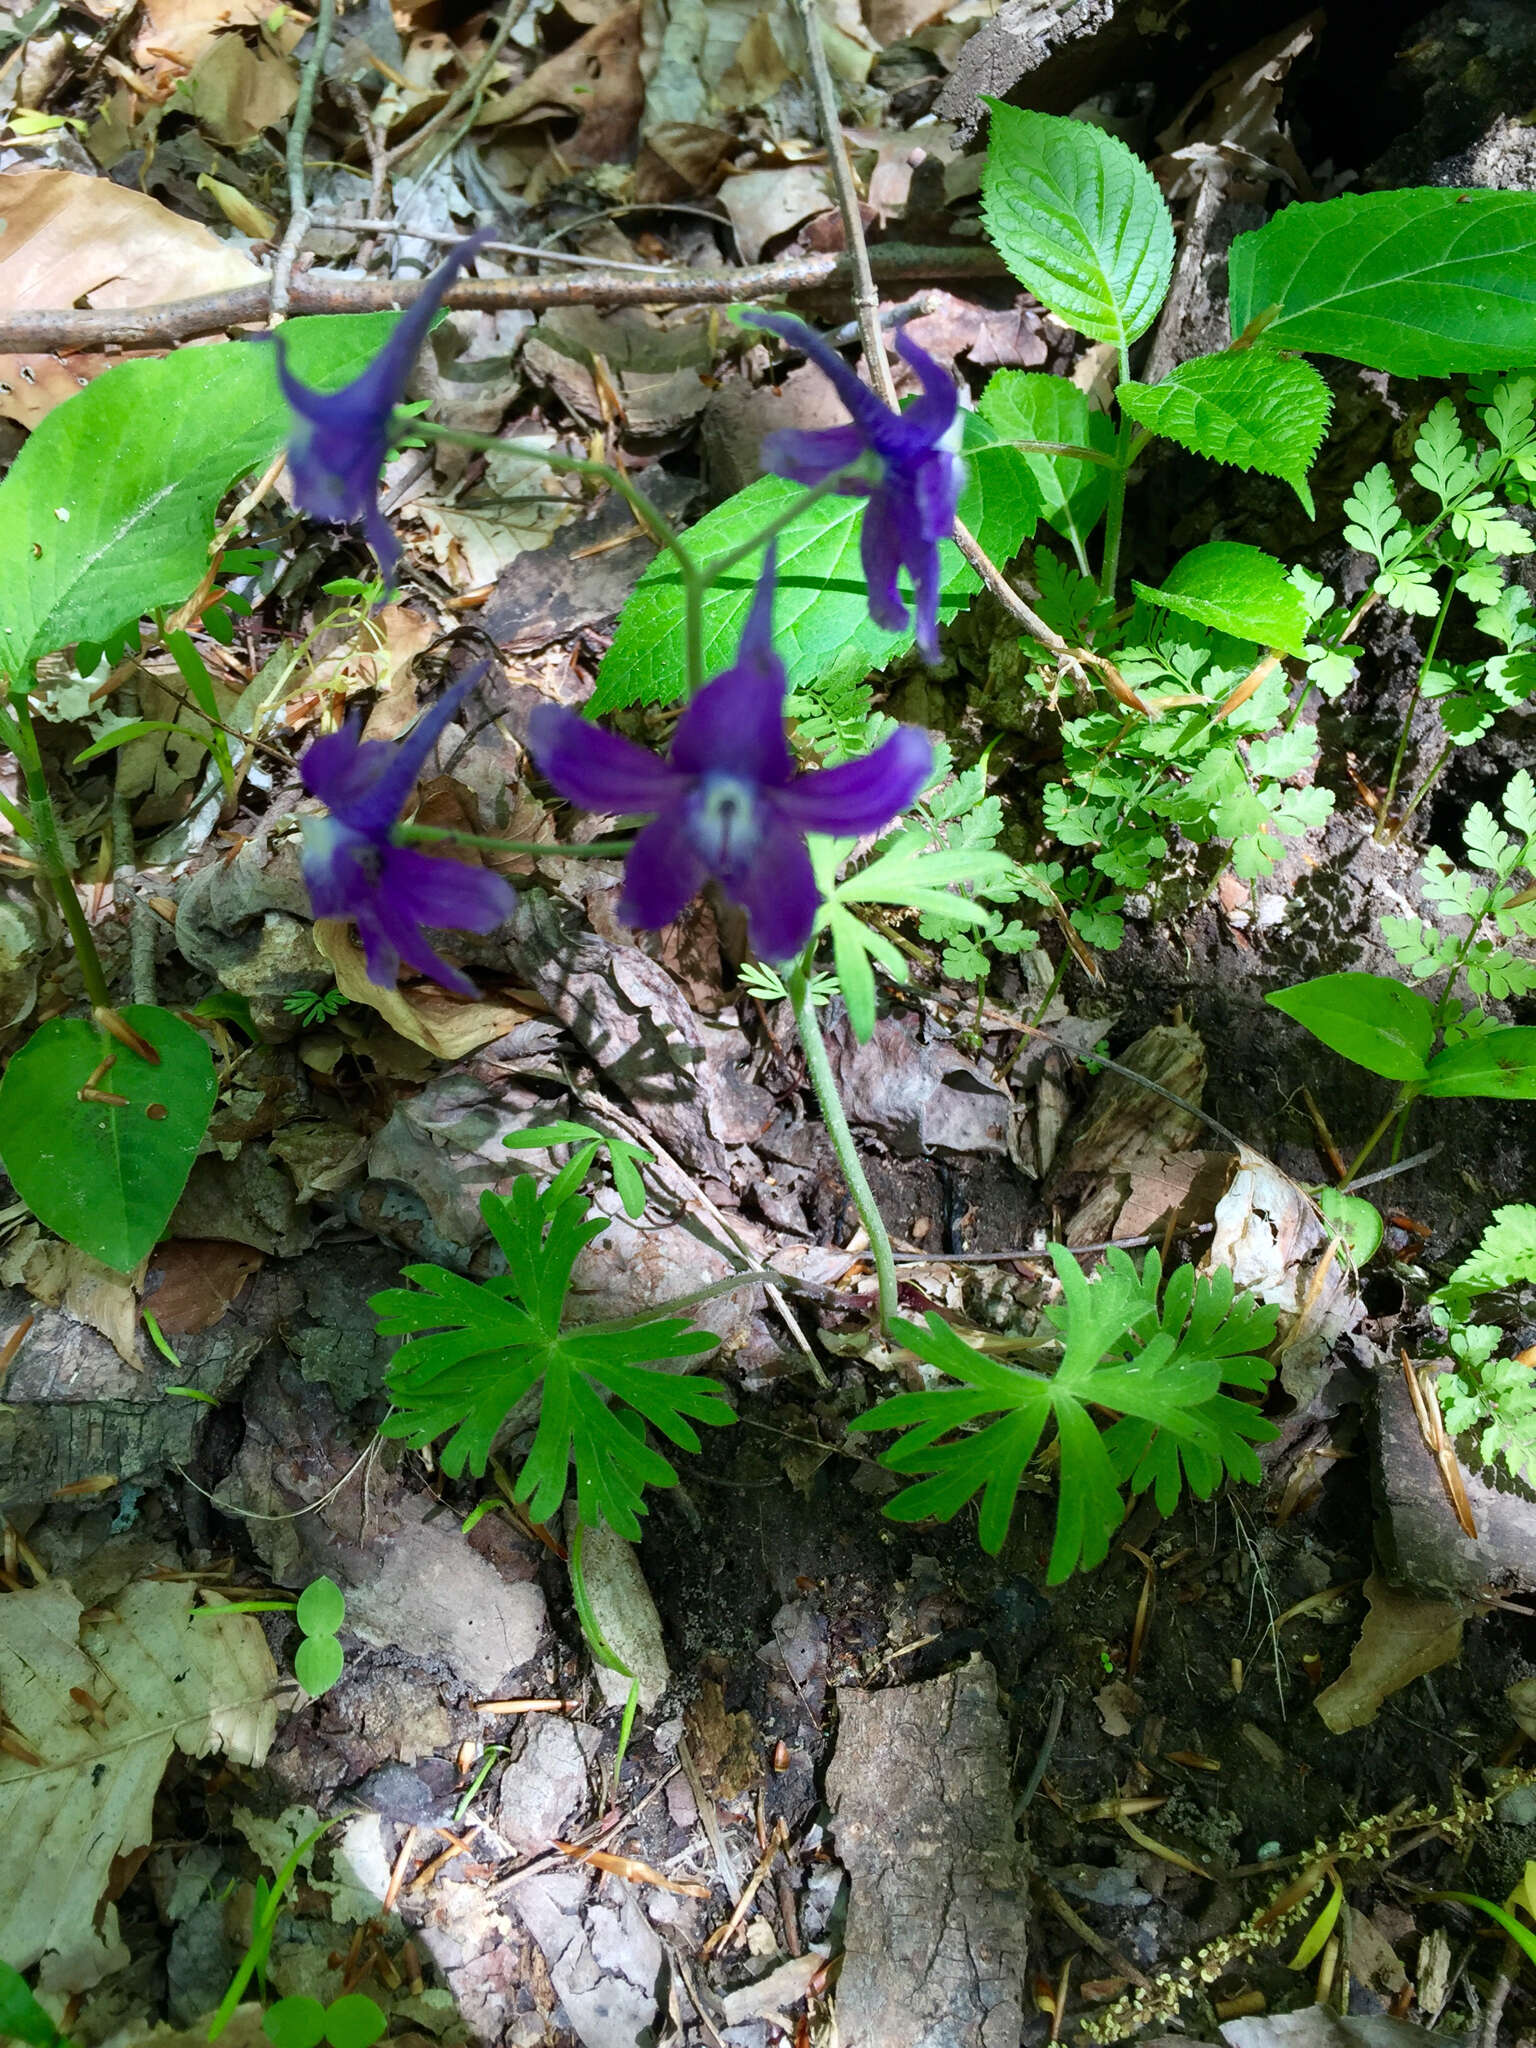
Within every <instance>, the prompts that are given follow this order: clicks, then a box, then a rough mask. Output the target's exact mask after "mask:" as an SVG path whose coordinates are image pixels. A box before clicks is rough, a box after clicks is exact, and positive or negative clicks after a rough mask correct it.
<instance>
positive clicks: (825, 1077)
mask: <svg viewBox="0 0 1536 2048" xmlns="http://www.w3.org/2000/svg"><path fill="white" fill-rule="evenodd" d="M813 950H814V941H813V942H812V946H811V947H809V948H807V950H806V954H805V957H804V959H802V960H801V962H800V963H799V965H798V966H797V967H796V968H795V969H794V970H793V971H792V972H791V973H790V974H789V975H788V976H787V977H786V980H785V986H786V987H787V988H788V990H789V1000H790V1003H791V1005H792V1006H793V1009H794V1012H795V1027H796V1029H797V1030H798V1031H799V1033H800V1044H801V1046H802V1048H803V1049H804V1052H805V1065H806V1071H807V1072H808V1073H809V1075H810V1077H811V1086H812V1088H813V1089H815V1091H816V1101H817V1104H818V1105H819V1107H820V1109H821V1120H822V1122H823V1123H824V1124H825V1125H826V1127H827V1136H828V1137H829V1138H830V1139H831V1140H832V1150H833V1151H834V1152H835V1153H836V1154H837V1163H838V1165H839V1166H840V1167H841V1168H842V1169H843V1178H844V1179H845V1180H846V1181H847V1183H848V1191H849V1193H850V1194H851V1195H852V1196H853V1201H854V1207H855V1208H856V1209H857V1210H858V1212H859V1220H860V1222H861V1223H862V1224H863V1225H864V1230H865V1233H866V1235H867V1236H868V1238H869V1248H870V1251H871V1252H872V1254H873V1255H874V1261H875V1277H876V1279H877V1280H878V1282H879V1287H880V1308H879V1320H880V1326H881V1328H882V1329H887V1330H888V1329H889V1328H890V1323H891V1318H892V1317H893V1316H894V1315H896V1314H898V1313H899V1303H898V1300H897V1294H896V1258H895V1254H894V1253H893V1251H892V1250H891V1239H890V1233H889V1232H888V1231H887V1229H886V1227H885V1218H884V1217H883V1216H882V1215H881V1214H880V1206H879V1204H878V1203H877V1202H876V1200H875V1194H874V1190H873V1188H871V1186H870V1184H869V1180H868V1177H867V1176H866V1174H865V1172H864V1168H863V1166H862V1164H861V1163H860V1160H859V1155H858V1151H857V1148H856V1147H855V1145H854V1142H853V1132H852V1131H851V1130H850V1129H849V1127H848V1118H847V1115H846V1113H845V1112H844V1109H843V1104H842V1098H841V1096H839V1094H838V1092H837V1082H836V1081H835V1080H834V1079H833V1075H832V1062H831V1061H830V1060H829V1059H828V1057H827V1047H826V1041H825V1040H824V1039H823V1037H822V1035H821V1026H820V1024H819V1023H818V1022H817V1019H816V1005H815V1003H814V1002H813V1001H812V1000H811V981H810V964H811V954H812V951H813Z"/></svg>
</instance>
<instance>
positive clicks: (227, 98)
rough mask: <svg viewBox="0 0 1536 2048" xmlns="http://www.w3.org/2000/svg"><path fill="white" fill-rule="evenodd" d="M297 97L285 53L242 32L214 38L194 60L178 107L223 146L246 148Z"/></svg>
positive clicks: (272, 125) (293, 71) (290, 108)
mask: <svg viewBox="0 0 1536 2048" xmlns="http://www.w3.org/2000/svg"><path fill="white" fill-rule="evenodd" d="M298 96H299V75H298V72H297V70H296V69H295V68H294V66H293V65H292V64H291V63H290V62H289V60H288V59H287V58H286V57H283V56H280V55H279V54H278V52H277V51H276V50H273V49H269V48H268V47H267V45H266V44H265V43H257V44H256V45H255V47H254V48H253V47H252V46H251V44H249V43H248V42H247V41H246V40H245V38H244V37H243V36H238V35H228V36H219V37H217V38H216V39H215V41H214V43H213V46H212V48H211V49H209V50H206V51H205V52H204V53H203V55H202V56H201V57H199V59H198V60H197V64H196V67H195V68H194V70H193V72H192V76H191V77H190V78H189V79H188V80H187V82H186V85H185V86H184V87H183V88H182V97H181V99H180V100H178V101H177V106H178V107H181V106H183V105H184V106H185V107H186V108H187V109H188V111H189V112H190V113H191V114H192V115H193V117H194V118H195V120H196V122H197V125H198V127H199V128H201V129H202V130H203V132H204V133H205V134H207V135H210V136H212V138H213V140H214V141H215V142H221V143H222V144H223V145H224V147H225V148H226V149H245V148H247V147H248V145H249V144H251V143H253V142H254V141H255V140H256V139H257V137H258V136H259V135H262V134H263V133H265V131H266V130H267V129H268V128H275V127H277V126H278V124H279V123H280V122H282V121H286V120H287V118H288V116H289V114H290V113H291V112H292V111H293V103H294V101H295V100H296V99H297V98H298Z"/></svg>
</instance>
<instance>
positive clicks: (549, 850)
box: [394, 825, 634, 860]
mask: <svg viewBox="0 0 1536 2048" xmlns="http://www.w3.org/2000/svg"><path fill="white" fill-rule="evenodd" d="M394 836H395V842H396V844H397V845H400V846H473V847H475V848H477V849H478V850H479V851H480V852H482V853H527V854H532V855H533V856H534V857H535V858H536V859H539V860H551V859H558V860H622V859H623V857H624V855H625V854H626V853H628V851H629V849H630V847H631V846H632V845H633V844H634V841H633V840H632V839H594V840H592V841H590V842H584V843H583V844H581V845H577V846H558V845H555V844H554V843H553V842H551V841H549V840H541V839H488V838H487V837H486V836H485V834H484V833H483V832H453V831H450V830H448V829H447V828H446V827H444V826H441V825H398V826H396V828H395V835H394Z"/></svg>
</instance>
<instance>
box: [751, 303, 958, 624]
mask: <svg viewBox="0 0 1536 2048" xmlns="http://www.w3.org/2000/svg"><path fill="white" fill-rule="evenodd" d="M741 318H742V319H743V320H745V321H749V322H750V323H751V324H752V325H753V326H754V327H766V328H767V329H768V331H769V333H770V334H776V335H778V337H779V339H780V340H781V341H787V342H788V343H789V344H790V346H791V347H792V348H798V349H803V350H804V352H805V353H806V355H808V356H809V357H810V359H811V361H812V362H813V363H816V364H817V365H819V367H820V368H821V369H823V370H824V371H825V372H826V374H827V375H828V376H829V377H830V378H831V380H832V382H833V384H834V385H835V387H836V389H837V395H838V397H839V398H840V399H841V400H842V401H843V403H844V405H846V406H847V408H848V410H849V412H850V413H852V415H853V424H852V425H851V426H847V427H826V428H823V429H821V430H820V431H813V430H811V429H809V428H800V427H785V428H781V429H780V431H779V432H778V433H776V434H770V435H769V436H768V438H767V439H766V440H765V441H764V443H763V466H764V468H765V469H768V470H771V471H772V472H773V473H774V474H775V475H776V476H785V477H789V478H790V479H791V480H792V481H793V482H795V483H797V484H819V483H820V482H821V481H822V479H823V478H824V477H829V476H831V475H832V473H833V471H834V470H838V469H842V468H844V467H846V465H847V464H849V463H853V462H857V461H858V460H859V459H860V457H861V456H870V457H872V458H873V463H872V467H873V468H874V470H875V472H876V474H874V475H873V476H868V475H866V476H858V475H854V476H850V477H848V478H846V479H845V480H844V481H843V482H842V483H840V484H839V485H838V486H837V488H838V490H839V491H840V492H844V493H847V494H849V495H854V494H857V495H860V496H866V497H868V499H869V506H868V509H867V510H866V512H865V514H864V530H863V533H862V534H861V535H860V540H859V551H860V556H861V559H862V561H863V564H864V580H865V582H866V583H867V584H868V586H869V615H870V617H871V618H872V619H873V620H874V622H875V624H876V625H877V626H883V627H884V628H885V629H886V631H887V632H889V633H897V632H900V631H901V630H902V628H903V627H905V626H906V625H907V624H908V623H909V622H910V621H909V614H908V611H907V607H906V605H905V604H904V603H903V601H902V597H901V593H900V591H899V590H898V588H897V584H896V572H897V571H898V570H899V569H903V568H904V569H905V570H906V571H907V573H908V575H909V576H910V577H911V578H912V591H913V597H914V604H913V610H914V611H915V613H916V615H917V620H916V624H917V647H918V652H919V653H920V654H921V655H922V657H923V659H924V660H925V661H937V660H938V656H939V616H938V615H939V542H940V541H942V540H948V538H949V536H950V534H951V532H952V531H953V530H954V524H955V507H956V505H957V504H958V503H959V501H960V491H961V487H962V485H963V484H964V482H965V465H964V464H963V463H962V461H961V460H960V456H959V453H958V450H959V446H960V427H961V421H960V408H959V401H958V399H957V398H956V396H955V386H954V382H953V380H952V379H951V378H950V377H948V376H947V375H946V374H945V372H944V370H943V369H942V368H941V367H940V365H939V364H938V363H936V362H935V361H934V359H933V357H932V356H931V355H929V354H928V353H927V351H926V350H924V349H921V348H919V347H918V345H917V343H916V342H915V341H913V340H911V339H910V338H909V337H908V336H907V335H905V334H898V335H897V337H896V347H897V351H898V353H899V354H900V355H901V357H902V359H903V361H905V362H908V363H910V364H911V366H912V368H913V369H914V370H916V372H917V374H918V378H919V380H920V381H921V383H922V387H923V392H922V396H921V397H920V398H918V399H916V400H915V401H914V402H913V403H912V404H911V405H909V406H908V407H907V409H906V411H905V412H892V411H891V409H890V407H889V406H888V405H886V404H885V403H884V402H883V401H882V400H881V399H879V398H877V397H876V396H875V394H874V392H873V391H871V390H870V388H869V386H868V385H867V384H864V383H861V382H860V380H859V379H858V378H857V377H856V376H855V375H854V373H853V371H852V370H851V369H850V368H849V367H848V365H847V364H846V363H845V362H844V361H843V359H842V357H841V356H840V355H839V354H838V353H837V351H836V349H834V348H833V347H831V346H830V344H829V343H828V342H826V341H825V340H823V338H822V337H821V335H819V334H817V333H815V332H814V331H813V330H812V329H811V328H809V327H807V326H806V324H805V322H804V321H803V320H796V319H795V318H794V316H793V315H792V314H789V313H758V312H755V311H752V312H744V313H743V314H742V315H741Z"/></svg>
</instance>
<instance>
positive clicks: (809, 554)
mask: <svg viewBox="0 0 1536 2048" xmlns="http://www.w3.org/2000/svg"><path fill="white" fill-rule="evenodd" d="M961 417H962V419H963V421H964V434H965V440H964V451H965V455H966V459H967V465H968V467H967V476H966V484H965V489H964V491H963V492H962V494H961V498H960V506H959V516H960V518H961V520H962V521H963V522H964V523H965V525H966V526H968V527H969V528H970V530H971V532H972V533H974V534H975V535H976V538H977V540H978V541H979V542H980V544H981V546H982V548H983V549H984V550H985V551H986V553H987V554H988V555H989V556H990V557H991V559H992V560H993V561H994V562H1007V561H1010V560H1011V559H1012V558H1013V556H1014V555H1016V554H1017V553H1018V551H1019V549H1020V548H1021V547H1022V546H1023V545H1024V542H1025V541H1026V540H1028V538H1029V536H1030V535H1031V534H1032V533H1033V532H1034V530H1035V523H1036V521H1037V519H1038V517H1039V498H1038V494H1037V492H1036V489H1035V484H1034V479H1033V477H1032V476H1031V474H1030V470H1029V465H1028V463H1027V462H1026V461H1025V458H1024V457H1023V456H1022V455H1021V454H1020V453H1019V452H1018V450H1017V449H1016V448H1012V447H1009V446H1008V444H1007V443H1006V442H1004V441H1002V440H1001V439H1000V438H999V437H998V436H997V435H996V434H995V433H994V431H993V429H992V428H991V427H990V426H988V424H987V423H986V421H984V420H982V419H981V418H980V417H979V416H978V415H977V414H976V413H964V414H962V415H961ZM803 495H804V493H803V491H802V489H801V486H800V485H799V484H792V483H787V482H785V481H784V479H783V478H782V477H775V476H765V477H759V478H758V480H757V482H756V483H753V484H749V485H748V486H747V488H746V489H745V490H744V491H738V492H737V494H736V495H735V497H734V498H727V499H726V501H725V503H724V504H723V505H717V506H716V507H715V509H714V510H713V511H712V512H706V513H705V515H704V517H703V518H702V519H701V520H699V522H698V524H697V525H695V526H692V527H690V528H689V531H688V545H689V547H690V549H692V551H693V553H694V556H695V558H696V559H697V560H698V562H699V563H700V564H701V565H702V566H703V567H704V568H706V569H707V568H708V567H709V565H710V563H711V562H713V561H717V560H718V559H719V557H720V556H721V555H727V554H730V553H731V552H732V550H733V549H735V548H737V547H739V546H741V544H742V543H743V542H745V541H748V540H750V539H751V538H752V536H753V535H754V534H755V533H759V532H761V531H762V529H763V527H764V526H765V525H766V524H767V523H768V521H769V520H771V519H772V518H773V517H774V516H775V515H776V514H777V513H778V512H780V511H782V510H783V508H784V507H785V506H786V505H788V504H790V503H792V502H793V501H794V500H795V499H796V498H797V497H800V496H803ZM865 507H866V501H865V500H864V499H863V498H840V497H836V496H832V497H826V498H819V499H817V501H816V502H815V503H814V504H813V505H809V506H807V508H806V509H805V511H804V512H802V513H801V514H800V516H799V517H798V518H796V519H792V520H791V521H790V523H789V524H788V525H787V526H786V527H784V528H783V529H782V531H781V532H780V534H779V537H778V583H777V586H776V595H775V599H774V608H773V643H774V647H775V649H776V650H777V652H778V654H779V656H780V658H781V659H782V661H783V663H784V666H785V669H786V671H787V673H788V676H789V687H790V688H791V690H796V689H808V690H810V691H812V692H813V693H814V692H815V691H816V689H817V688H818V686H826V687H828V688H831V687H835V686H841V687H845V686H846V685H847V684H848V683H849V682H851V681H858V680H859V679H861V678H862V677H864V676H866V675H868V674H869V672H870V671H871V670H872V669H878V668H883V667H884V666H885V665H886V663H887V662H889V661H892V660H894V659H895V657H896V656H897V655H898V654H904V653H905V652H906V650H907V649H908V648H909V647H910V646H911V645H912V638H913V635H912V629H911V628H910V627H909V628H908V629H907V630H906V631H905V632H901V633H887V632H886V631H885V630H884V629H883V628H882V627H879V626H877V625H875V623H874V622H873V620H872V619H871V618H870V616H869V591H868V585H867V583H866V581H865V577H864V569H863V564H862V562H861V560H860V555H859V536H860V533H861V531H862V526H863V520H864V515H865ZM939 559H940V570H941V583H940V592H939V617H940V619H943V620H947V619H952V618H954V616H955V615H956V613H957V612H959V611H960V610H961V609H962V608H963V607H964V606H965V604H966V603H967V602H968V600H969V599H970V598H971V597H972V596H974V594H975V593H976V591H977V590H979V589H980V587H981V585H980V582H979V580H978V578H977V576H976V572H975V571H974V570H973V569H972V568H971V567H970V565H969V564H968V563H967V562H966V561H965V560H964V559H963V558H962V556H961V554H960V551H959V549H958V548H956V547H955V545H954V544H953V542H951V541H945V542H944V543H943V544H942V545H941V547H940V549H939ZM761 568H762V555H761V553H756V554H752V555H749V556H747V557H746V558H745V559H744V560H743V561H741V562H740V563H738V564H737V566H736V567H735V568H734V569H732V570H730V571H729V572H728V574H726V575H725V576H724V577H722V578H721V580H720V582H719V583H717V584H716V585H715V586H714V587H713V588H712V589H711V590H710V591H709V593H708V595H707V596H706V598H705V600H704V666H705V670H706V673H707V674H709V675H712V676H713V675H718V674H720V672H721V671H722V670H723V669H726V668H729V667H730V665H731V663H732V662H733V661H734V660H735V659H736V650H737V646H738V644H739V642H740V640H741V629H742V626H743V625H744V624H745V622H746V616H747V612H748V609H749V607H750V605H751V602H752V595H753V592H754V591H755V590H756V588H757V579H758V575H759V572H760V570H761ZM686 674H687V669H686V660H685V648H684V637H683V587H682V578H681V575H680V573H679V571H678V568H677V564H676V563H675V562H674V561H673V559H672V557H671V556H670V555H669V554H667V553H666V552H665V551H663V552H662V553H661V554H659V555H658V556H657V557H656V559H655V561H654V562H652V563H651V565H650V567H649V568H648V569H647V570H646V571H645V574H644V575H643V576H642V577H641V578H640V581H639V582H638V583H637V584H636V586H635V588H634V591H633V593H632V594H631V596H630V599H629V602H628V603H627V604H626V605H625V607H624V610H623V612H622V613H621V614H620V617H619V625H618V630H617V632H616V633H615V634H614V637H613V644H612V646H611V647H610V648H609V649H608V652H607V654H606V655H605V656H604V657H603V664H602V667H601V668H600V670H599V671H598V679H597V688H596V690H595V691H594V692H593V694H592V697H591V699H590V701H589V702H588V704H587V707H586V710H587V715H588V716H589V717H592V718H599V717H601V716H603V714H604V713H606V712H609V711H618V710H621V709H623V708H624V707H626V706H628V705H631V704H669V703H671V702H672V700H673V699H674V698H676V697H680V696H681V695H682V693H683V690H684V688H685V687H686V682H685V679H686Z"/></svg>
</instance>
